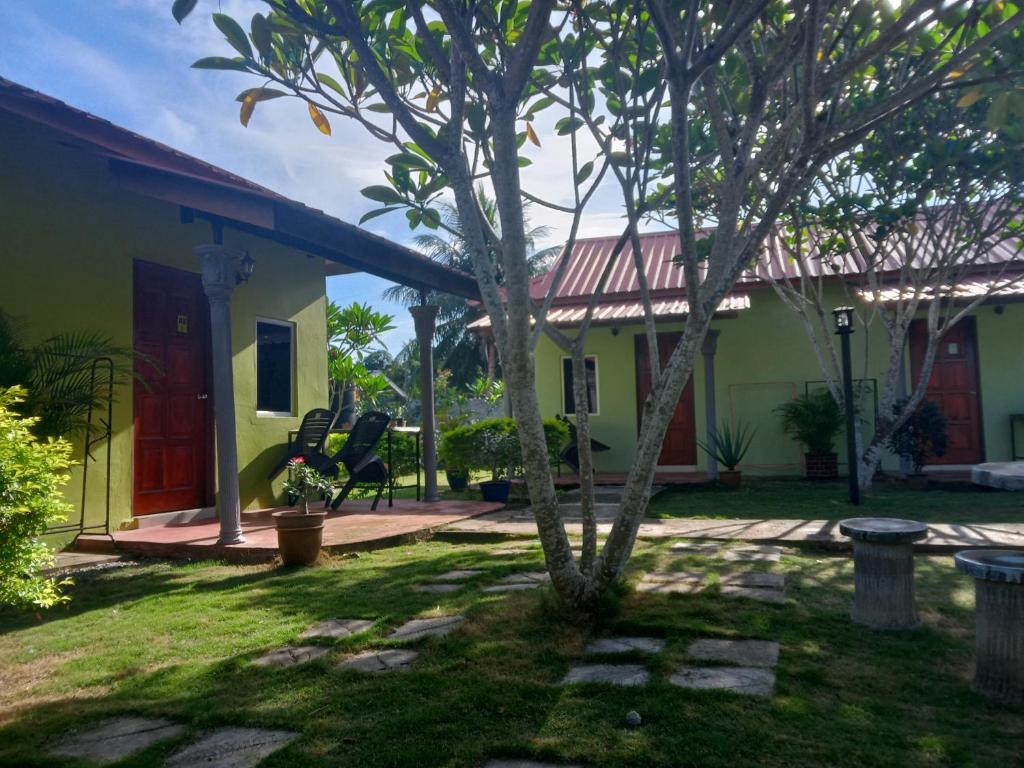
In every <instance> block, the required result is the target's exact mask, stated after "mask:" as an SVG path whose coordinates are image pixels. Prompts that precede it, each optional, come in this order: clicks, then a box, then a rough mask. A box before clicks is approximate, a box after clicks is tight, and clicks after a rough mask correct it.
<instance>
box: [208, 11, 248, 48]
mask: <svg viewBox="0 0 1024 768" xmlns="http://www.w3.org/2000/svg"><path fill="white" fill-rule="evenodd" d="M213 23H214V24H215V25H216V26H217V29H219V30H220V31H221V32H222V33H223V34H224V37H225V38H227V41H228V42H229V43H231V47H232V48H234V49H235V50H236V51H238V52H239V53H240V54H242V55H243V56H245V57H246V58H247V59H251V58H252V57H253V56H252V46H251V45H249V38H248V37H246V36H245V31H244V30H243V29H242V27H241V26H240V25H239V24H238V22H237V21H235V20H234V19H232V18H231V17H230V16H228V15H227V14H223V13H215V14H213Z"/></svg>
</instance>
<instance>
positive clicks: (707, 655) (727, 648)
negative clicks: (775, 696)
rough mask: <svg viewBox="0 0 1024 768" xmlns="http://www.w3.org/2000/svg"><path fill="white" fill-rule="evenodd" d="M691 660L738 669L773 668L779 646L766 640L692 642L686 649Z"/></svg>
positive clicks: (708, 640)
mask: <svg viewBox="0 0 1024 768" xmlns="http://www.w3.org/2000/svg"><path fill="white" fill-rule="evenodd" d="M686 654H687V655H688V656H689V657H690V658H691V659H696V660H698V661H719V662H723V663H727V664H736V665H737V666H740V667H767V668H771V667H774V666H775V665H776V664H777V663H778V662H779V644H778V643H773V642H769V641H767V640H714V639H710V638H709V639H704V640H694V641H693V642H692V643H690V647H689V648H687V649H686Z"/></svg>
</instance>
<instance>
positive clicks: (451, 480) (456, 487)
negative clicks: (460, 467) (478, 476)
mask: <svg viewBox="0 0 1024 768" xmlns="http://www.w3.org/2000/svg"><path fill="white" fill-rule="evenodd" d="M444 476H445V479H447V480H448V487H449V488H451V489H452V490H453V491H464V490H466V486H467V485H469V478H468V477H463V476H462V475H453V474H452V473H451V472H445V473H444Z"/></svg>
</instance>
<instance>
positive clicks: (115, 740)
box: [48, 717, 185, 764]
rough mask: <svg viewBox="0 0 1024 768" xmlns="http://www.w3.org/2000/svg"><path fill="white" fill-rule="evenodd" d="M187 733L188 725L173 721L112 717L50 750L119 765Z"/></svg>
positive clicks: (66, 755)
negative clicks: (186, 726)
mask: <svg viewBox="0 0 1024 768" xmlns="http://www.w3.org/2000/svg"><path fill="white" fill-rule="evenodd" d="M184 732H185V726H184V725H180V724H178V723H175V722H174V721H173V720H165V719H163V718H155V717H113V718H110V719H109V720H102V721H100V722H98V723H96V724H95V725H94V726H93V727H91V728H90V729H89V730H87V731H85V732H80V733H72V734H70V735H69V736H67V737H66V738H65V739H63V740H62V741H61V742H60V743H59V744H57V745H56V746H55V747H53V748H52V749H50V750H48V751H49V754H51V755H57V756H60V757H74V758H77V759H79V760H86V761H88V762H92V763H100V764H105V763H116V762H120V761H121V760H124V759H125V758H126V757H128V756H129V755H134V754H135V753H136V752H141V751H142V750H143V749H146V748H147V747H150V746H152V745H153V744H156V743H157V742H160V741H165V740H167V739H173V738H175V737H177V736H180V735H181V734H182V733H184Z"/></svg>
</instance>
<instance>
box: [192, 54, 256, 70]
mask: <svg viewBox="0 0 1024 768" xmlns="http://www.w3.org/2000/svg"><path fill="white" fill-rule="evenodd" d="M192 67H193V68H194V69H230V70H233V71H235V72H248V71H249V67H248V65H247V64H246V63H245V62H244V61H243V60H242V59H227V58H225V57H223V56H207V57H206V58H205V59H199V61H196V62H194V63H193V64H192Z"/></svg>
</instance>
